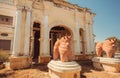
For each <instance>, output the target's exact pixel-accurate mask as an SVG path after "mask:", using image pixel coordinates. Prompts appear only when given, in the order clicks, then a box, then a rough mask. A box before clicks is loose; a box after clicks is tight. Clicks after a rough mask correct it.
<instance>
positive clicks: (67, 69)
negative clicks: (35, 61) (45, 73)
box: [48, 60, 81, 78]
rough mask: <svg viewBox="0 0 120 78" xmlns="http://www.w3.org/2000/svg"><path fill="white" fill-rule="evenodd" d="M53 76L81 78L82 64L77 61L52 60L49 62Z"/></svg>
mask: <svg viewBox="0 0 120 78" xmlns="http://www.w3.org/2000/svg"><path fill="white" fill-rule="evenodd" d="M48 68H49V75H50V77H51V78H80V71H81V66H80V65H79V64H77V63H76V62H75V61H72V62H61V61H54V60H52V61H50V62H49V63H48Z"/></svg>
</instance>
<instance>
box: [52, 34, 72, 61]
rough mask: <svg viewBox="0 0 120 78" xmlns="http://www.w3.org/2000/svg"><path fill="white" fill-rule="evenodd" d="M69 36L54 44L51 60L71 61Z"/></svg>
mask: <svg viewBox="0 0 120 78" xmlns="http://www.w3.org/2000/svg"><path fill="white" fill-rule="evenodd" d="M72 55H73V54H72V50H71V36H63V37H62V38H61V39H58V40H57V41H56V42H55V45H54V49H53V59H54V60H57V59H59V57H60V60H61V61H62V62H70V61H72Z"/></svg>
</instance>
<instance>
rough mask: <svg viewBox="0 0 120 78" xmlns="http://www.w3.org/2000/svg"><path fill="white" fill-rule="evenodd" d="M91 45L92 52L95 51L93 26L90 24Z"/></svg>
mask: <svg viewBox="0 0 120 78" xmlns="http://www.w3.org/2000/svg"><path fill="white" fill-rule="evenodd" d="M89 27H90V44H91V52H93V51H94V46H95V45H94V36H93V26H92V24H90V26H89Z"/></svg>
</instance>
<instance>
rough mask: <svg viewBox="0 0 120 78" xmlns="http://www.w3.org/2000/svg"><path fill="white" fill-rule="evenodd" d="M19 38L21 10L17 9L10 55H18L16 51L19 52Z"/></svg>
mask: <svg viewBox="0 0 120 78" xmlns="http://www.w3.org/2000/svg"><path fill="white" fill-rule="evenodd" d="M20 39H21V10H19V9H18V10H17V12H16V21H15V30H14V41H13V51H12V56H14V55H18V53H20Z"/></svg>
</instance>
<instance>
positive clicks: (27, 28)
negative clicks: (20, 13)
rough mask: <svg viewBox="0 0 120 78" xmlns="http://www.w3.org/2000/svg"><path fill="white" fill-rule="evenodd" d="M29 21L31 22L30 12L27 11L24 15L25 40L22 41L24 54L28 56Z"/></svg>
mask: <svg viewBox="0 0 120 78" xmlns="http://www.w3.org/2000/svg"><path fill="white" fill-rule="evenodd" d="M30 23H31V12H30V11H27V15H26V27H25V41H24V44H25V46H24V55H27V56H29V47H30Z"/></svg>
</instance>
